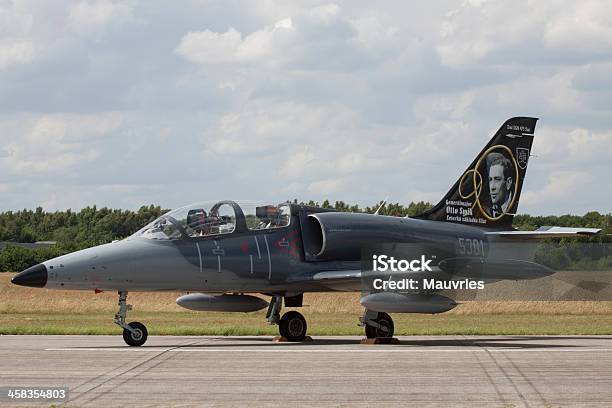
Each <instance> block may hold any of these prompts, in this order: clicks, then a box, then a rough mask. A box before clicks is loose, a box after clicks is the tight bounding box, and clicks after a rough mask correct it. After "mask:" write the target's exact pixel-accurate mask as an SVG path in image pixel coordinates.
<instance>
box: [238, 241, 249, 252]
mask: <svg viewBox="0 0 612 408" xmlns="http://www.w3.org/2000/svg"><path fill="white" fill-rule="evenodd" d="M240 250H241V251H242V252H249V243H248V242H246V241H245V242H243V243H242V244H240Z"/></svg>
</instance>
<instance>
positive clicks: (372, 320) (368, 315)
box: [360, 310, 395, 343]
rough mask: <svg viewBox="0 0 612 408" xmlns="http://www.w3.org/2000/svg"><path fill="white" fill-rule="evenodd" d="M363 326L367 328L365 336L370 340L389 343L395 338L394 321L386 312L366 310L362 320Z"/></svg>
mask: <svg viewBox="0 0 612 408" xmlns="http://www.w3.org/2000/svg"><path fill="white" fill-rule="evenodd" d="M360 321H361V325H362V326H365V334H366V337H367V338H368V339H378V340H379V341H380V342H381V343H389V342H391V339H392V338H393V331H394V330H395V328H394V326H393V319H392V318H391V316H389V315H388V314H386V313H384V312H374V311H372V310H366V311H365V312H364V313H363V317H362V318H361V319H360Z"/></svg>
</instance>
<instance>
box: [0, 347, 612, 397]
mask: <svg viewBox="0 0 612 408" xmlns="http://www.w3.org/2000/svg"><path fill="white" fill-rule="evenodd" d="M271 339H272V338H271V337H174V336H152V337H150V338H149V340H148V342H147V344H146V345H145V346H143V347H139V348H132V347H128V346H126V345H125V344H124V343H123V340H122V338H121V337H120V336H0V386H18V387H25V386H37V387H42V386H47V387H50V386H58V387H68V389H69V393H70V400H69V401H68V402H67V403H66V404H65V406H105V407H106V406H127V405H129V406H158V405H159V406H169V405H170V406H192V405H198V406H219V405H233V406H238V405H240V406H244V405H247V404H248V405H251V406H262V405H268V406H269V405H272V406H321V405H344V406H364V407H365V406H368V407H369V406H376V407H380V406H397V405H404V406H405V405H412V406H419V407H427V406H465V407H477V406H483V407H492V406H499V407H556V406H602V407H604V406H605V407H609V406H612V336H435V337H425V336H418V337H417V336H415V337H400V338H399V339H400V344H396V345H362V344H359V340H360V338H359V337H319V338H317V337H315V338H314V341H313V342H309V343H301V344H290V343H273V342H272V341H271ZM0 405H3V406H5V405H9V403H7V402H2V403H0ZM14 405H16V406H24V405H28V406H29V405H36V404H35V403H32V402H28V403H27V404H23V403H20V404H17V403H16V404H14ZM40 405H44V406H47V405H49V404H48V403H40ZM61 406H64V405H61Z"/></svg>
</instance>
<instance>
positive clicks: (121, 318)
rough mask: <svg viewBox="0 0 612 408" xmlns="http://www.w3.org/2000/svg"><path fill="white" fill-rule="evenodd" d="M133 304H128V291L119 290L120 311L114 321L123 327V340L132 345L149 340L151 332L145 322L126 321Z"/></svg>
mask: <svg viewBox="0 0 612 408" xmlns="http://www.w3.org/2000/svg"><path fill="white" fill-rule="evenodd" d="M128 310H132V305H128V304H127V292H126V291H120V292H119V311H118V312H117V314H116V315H115V318H114V319H113V321H114V322H115V324H117V325H119V326H121V327H122V328H123V340H125V342H126V343H127V344H128V345H130V346H135V347H137V346H142V345H143V344H145V342H146V341H147V337H148V336H149V333H148V332H147V328H146V327H145V325H144V324H142V323H140V322H131V323H127V324H126V323H125V316H126V314H127V312H128Z"/></svg>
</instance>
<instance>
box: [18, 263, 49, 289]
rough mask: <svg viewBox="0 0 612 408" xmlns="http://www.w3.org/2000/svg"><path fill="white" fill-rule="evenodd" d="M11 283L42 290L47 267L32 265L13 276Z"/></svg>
mask: <svg viewBox="0 0 612 408" xmlns="http://www.w3.org/2000/svg"><path fill="white" fill-rule="evenodd" d="M11 283H14V284H15V285H21V286H31V287H33V288H43V287H44V286H45V285H46V284H47V267H46V266H45V265H43V264H38V265H34V266H32V267H30V268H28V269H26V270H25V271H22V272H19V273H18V274H17V275H15V276H13V279H11Z"/></svg>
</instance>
